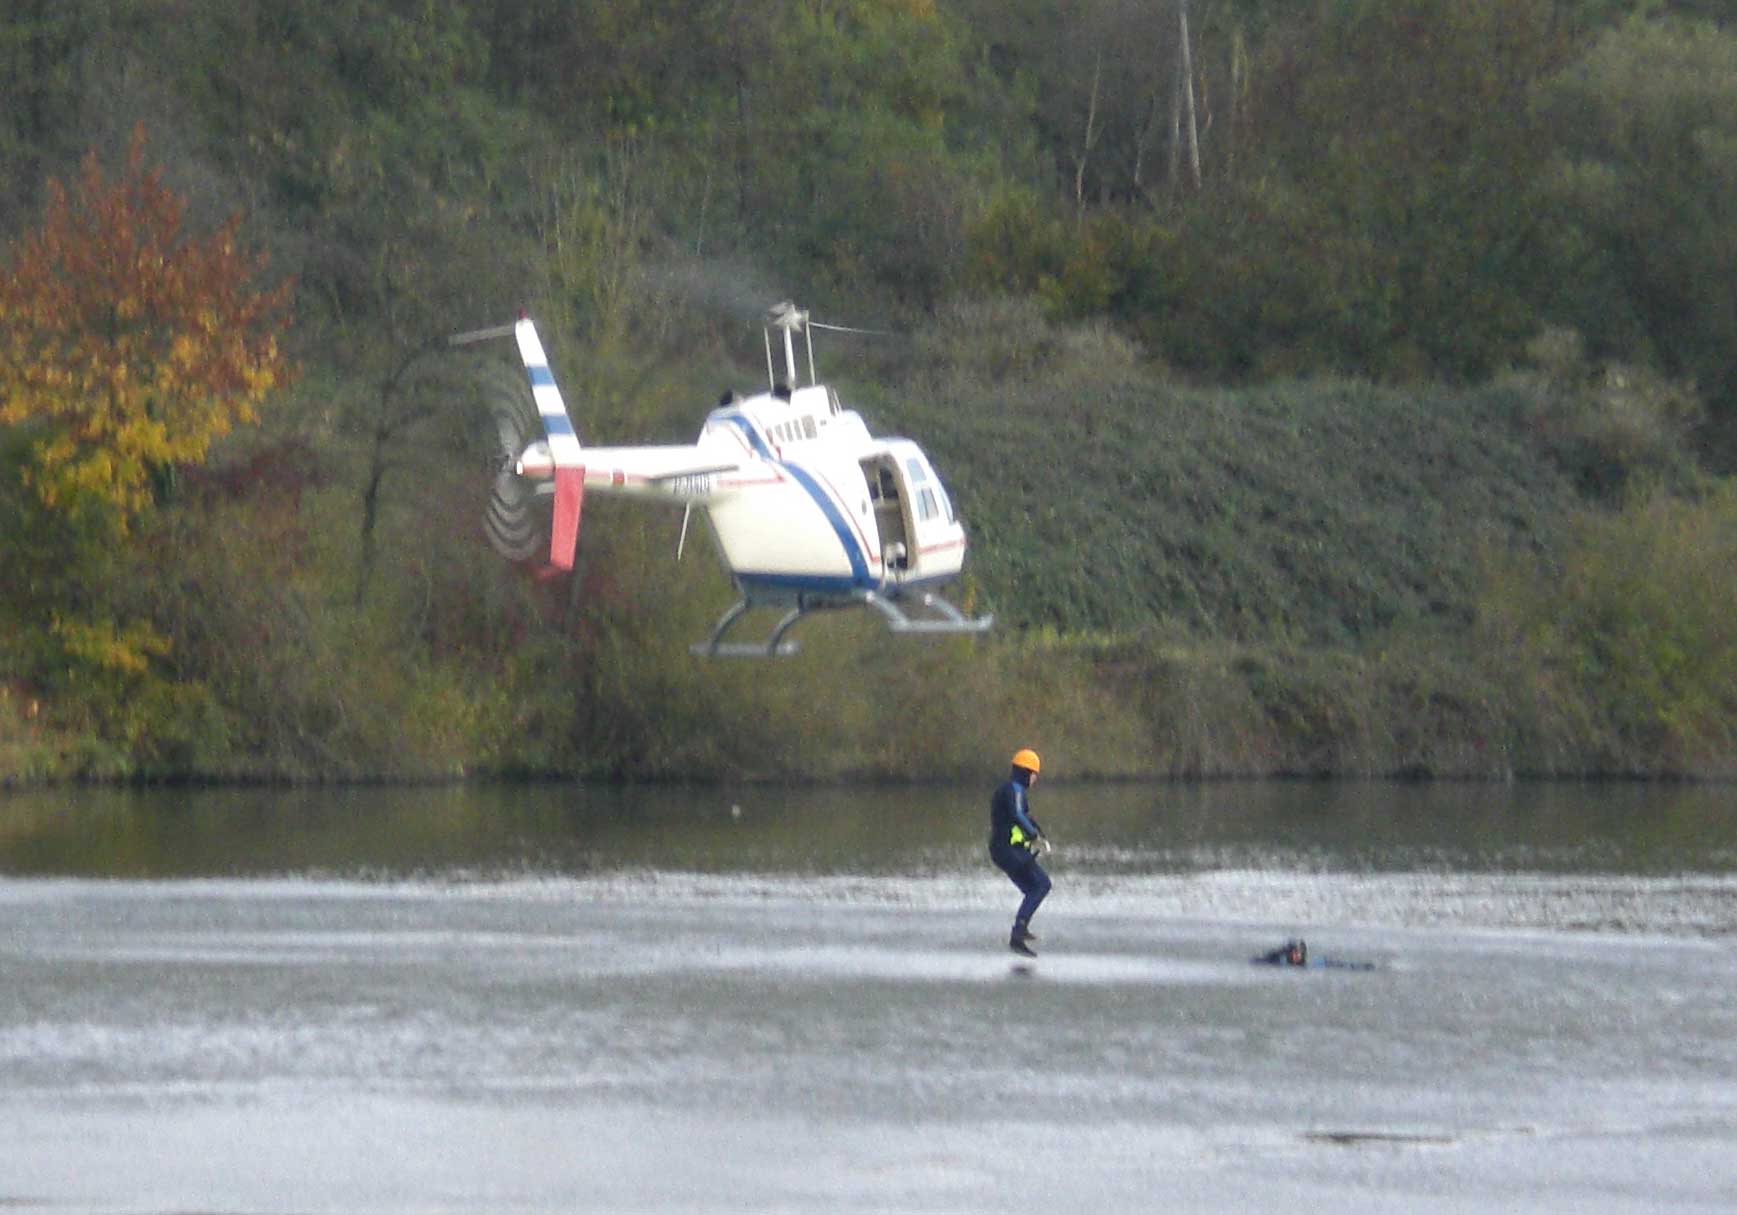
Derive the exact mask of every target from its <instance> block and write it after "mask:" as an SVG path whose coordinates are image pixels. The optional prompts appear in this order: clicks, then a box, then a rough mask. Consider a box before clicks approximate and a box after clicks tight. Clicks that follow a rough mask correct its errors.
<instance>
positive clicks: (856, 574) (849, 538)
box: [713, 413, 876, 590]
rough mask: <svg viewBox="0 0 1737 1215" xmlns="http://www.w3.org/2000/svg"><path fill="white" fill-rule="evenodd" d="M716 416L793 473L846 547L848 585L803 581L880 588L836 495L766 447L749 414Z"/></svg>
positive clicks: (764, 457) (831, 587)
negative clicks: (871, 575) (835, 499)
mask: <svg viewBox="0 0 1737 1215" xmlns="http://www.w3.org/2000/svg"><path fill="white" fill-rule="evenodd" d="M713 416H714V417H716V418H717V419H718V420H720V421H723V422H728V423H730V424H731V425H732V426H734V427H735V428H736V429H737V430H739V431H741V432H742V433H743V434H744V435H746V436H747V439H748V446H749V447H750V448H751V449H752V450H753V452H754V454H755V455H757V456H759V457H760V458H761V459H762V460H765V461H767V462H768V463H770V464H772V465H774V466H775V467H778V468H781V469H783V470H784V471H785V472H787V473H789V474H790V476H791V477H792V479H794V480H795V482H796V483H797V484H798V485H800V486H801V487H802V488H803V489H805V490H807V491H808V496H809V497H810V498H813V499H814V502H815V505H817V506H819V507H820V512H821V514H823V515H825V516H826V521H827V522H828V523H830V524H831V525H832V530H833V532H834V533H835V534H836V535H837V536H838V542H839V543H840V544H841V545H843V546H844V555H845V558H846V559H847V560H848V561H849V562H850V580H849V581H848V582H845V580H844V579H830V578H808V579H803V581H806V582H811V583H814V584H816V585H821V584H825V585H826V589H829V590H835V589H838V587H837V586H834V585H833V584H834V583H835V582H836V583H838V584H839V585H842V586H845V587H872V586H874V585H876V584H875V581H874V579H872V578H870V577H869V570H868V554H866V553H864V552H863V549H862V545H860V544H858V543H857V542H856V537H855V536H854V535H853V534H852V533H851V529H850V520H849V519H846V518H845V516H844V511H843V510H841V509H840V507H839V503H837V502H836V501H834V500H833V497H832V495H831V494H829V493H827V492H826V488H825V487H824V486H822V485H821V484H820V482H819V481H817V480H815V479H814V476H813V475H812V474H810V473H808V472H807V471H805V470H803V469H801V468H798V467H797V466H796V465H794V464H786V463H784V462H783V461H781V460H779V459H778V457H777V456H775V455H773V454H772V449H771V448H770V447H768V446H767V445H766V440H765V439H764V438H762V437H761V435H760V431H759V430H758V428H756V427H755V425H754V423H753V422H751V421H749V420H748V417H747V415H745V414H742V413H723V414H714V415H713Z"/></svg>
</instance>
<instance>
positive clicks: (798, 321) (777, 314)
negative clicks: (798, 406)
mask: <svg viewBox="0 0 1737 1215" xmlns="http://www.w3.org/2000/svg"><path fill="white" fill-rule="evenodd" d="M774 329H781V330H783V331H784V377H785V378H784V382H785V383H786V384H788V385H789V386H790V387H791V388H797V387H799V386H800V384H801V380H800V377H799V376H798V375H797V372H796V339H795V333H796V330H798V329H800V330H802V337H803V341H804V343H806V345H807V347H808V382H809V383H810V384H814V383H817V382H818V381H817V380H816V378H815V375H814V330H813V328H812V327H810V325H809V324H808V310H807V309H806V308H798V307H797V306H796V305H795V304H793V303H791V302H790V301H789V300H785V301H784V302H783V303H781V304H774V305H773V306H772V308H771V310H770V311H769V312H767V314H766V378H767V379H768V380H769V381H771V386H772V387H773V388H776V387H777V386H778V372H777V371H776V370H775V369H774V367H773V365H772V331H773V330H774Z"/></svg>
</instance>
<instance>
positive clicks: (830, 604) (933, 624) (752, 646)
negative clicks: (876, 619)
mask: <svg viewBox="0 0 1737 1215" xmlns="http://www.w3.org/2000/svg"><path fill="white" fill-rule="evenodd" d="M908 598H909V599H911V600H913V601H914V602H915V603H916V604H918V605H919V606H920V607H922V608H923V609H924V610H925V611H928V612H933V613H935V614H934V615H932V616H919V617H916V618H912V617H911V616H908V615H906V614H905V611H904V609H903V608H901V607H900V606H899V602H898V601H896V600H893V599H888V598H886V597H884V596H882V595H878V594H876V593H875V592H874V591H858V592H855V593H854V594H851V595H849V596H846V597H845V598H842V599H840V598H836V597H828V598H826V599H824V600H821V601H816V602H810V601H808V600H806V599H802V598H798V600H797V602H796V606H795V607H793V608H791V609H790V610H789V611H788V612H786V613H785V614H784V617H783V619H781V620H779V622H778V624H777V626H776V627H775V628H773V630H772V633H771V636H769V637H767V638H766V640H765V641H764V642H761V643H758V644H756V643H753V642H744V641H725V640H724V634H726V633H728V632H729V631H730V627H731V626H732V625H734V624H735V623H736V621H738V620H740V619H741V618H742V616H743V615H744V614H745V613H746V612H747V611H748V609H749V608H751V607H753V606H755V604H754V602H753V601H752V600H750V599H748V598H746V597H744V598H743V599H741V600H739V601H738V602H737V603H736V604H735V605H734V606H732V607H731V608H730V610H729V611H727V612H725V613H724V614H723V615H722V616H720V617H719V618H718V623H717V624H716V625H714V626H713V628H712V635H711V636H710V637H708V638H707V639H706V640H705V641H702V642H698V643H697V644H695V645H693V646H691V647H690V648H689V652H690V653H692V654H694V655H696V656H698V657H701V658H780V657H785V656H788V655H791V654H794V653H796V652H797V651H799V650H800V649H801V648H802V647H801V645H800V644H799V643H797V642H795V641H787V640H785V634H786V633H788V632H789V631H790V630H791V628H792V627H794V626H795V624H796V622H797V621H798V620H801V619H802V618H803V617H804V616H807V615H809V614H811V613H813V612H820V611H828V610H836V609H838V608H843V607H869V608H873V609H874V610H875V611H877V612H879V613H880V614H881V618H882V619H883V620H885V621H886V625H887V628H888V629H890V630H891V631H892V632H894V633H926V634H929V635H931V636H934V635H941V634H947V633H986V632H988V631H989V628H990V626H991V625H992V624H994V623H995V617H993V616H978V617H976V618H975V619H973V618H970V617H967V616H966V615H965V614H964V613H963V612H961V611H960V610H959V609H958V608H956V607H954V606H953V605H952V604H951V603H949V602H947V601H946V600H945V599H943V598H941V597H940V596H939V595H935V594H931V593H929V592H927V591H925V592H922V593H921V594H917V595H912V596H909V597H908Z"/></svg>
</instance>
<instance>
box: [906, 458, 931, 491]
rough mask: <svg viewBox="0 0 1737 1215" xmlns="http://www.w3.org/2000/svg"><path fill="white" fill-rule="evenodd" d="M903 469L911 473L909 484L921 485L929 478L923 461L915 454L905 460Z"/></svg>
mask: <svg viewBox="0 0 1737 1215" xmlns="http://www.w3.org/2000/svg"><path fill="white" fill-rule="evenodd" d="M905 471H906V472H908V473H910V474H911V484H912V485H921V484H923V483H924V482H925V481H927V480H928V479H929V470H928V469H926V468H924V467H923V462H922V461H921V460H919V459H917V457H915V456H911V457H909V458H907V459H906V460H905Z"/></svg>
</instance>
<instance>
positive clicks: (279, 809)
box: [0, 784, 1737, 1212]
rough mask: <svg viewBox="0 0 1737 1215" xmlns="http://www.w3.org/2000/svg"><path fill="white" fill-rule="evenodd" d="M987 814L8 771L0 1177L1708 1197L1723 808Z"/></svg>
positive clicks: (1384, 796) (1725, 1122) (1285, 807)
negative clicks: (1329, 966) (1280, 954)
mask: <svg viewBox="0 0 1737 1215" xmlns="http://www.w3.org/2000/svg"><path fill="white" fill-rule="evenodd" d="M987 794H988V789H987V788H984V789H937V788H927V787H924V788H901V787H893V788H867V789H842V790H820V791H806V790H802V791H798V790H777V791H768V790H760V789H739V790H716V789H703V790H683V789H660V790H650V791H646V790H636V791H630V792H622V791H610V790H601V791H599V790H581V789H577V788H572V787H550V786H539V787H530V788H491V789H484V790H473V789H446V788H436V789H411V790H404V789H392V790H326V791H300V790H298V791H281V790H246V791H233V790H229V791H208V790H204V791H152V792H143V793H120V792H114V791H95V792H93V791H56V792H51V793H30V794H16V795H11V796H8V797H6V798H4V799H3V800H0V1207H8V1208H14V1209H20V1210H40V1211H66V1210H92V1211H129V1212H136V1211H164V1212H168V1211H190V1210H201V1211H206V1210H209V1211H224V1212H298V1211H331V1212H340V1211H381V1212H411V1211H416V1212H421V1211H430V1210H436V1211H439V1210H455V1211H457V1210H462V1211H483V1210H487V1211H497V1210H500V1211H588V1210H596V1211H619V1210H655V1211H689V1210H691V1211H814V1210H846V1211H849V1210H887V1211H893V1210H898V1211H910V1210H919V1211H921V1210H947V1211H978V1210H981V1211H990V1210H995V1211H1002V1210H1007V1209H1010V1208H1024V1207H1029V1206H1031V1205H1033V1204H1042V1205H1055V1204H1062V1205H1063V1206H1064V1207H1072V1206H1079V1205H1095V1206H1096V1207H1098V1208H1099V1209H1102V1210H1108V1211H1149V1210H1153V1209H1177V1210H1191V1211H1204V1212H1220V1211H1222V1212H1248V1211H1275V1212H1278V1211H1284V1212H1295V1211H1311V1210H1326V1209H1333V1210H1336V1211H1349V1212H1358V1211H1393V1210H1405V1211H1467V1212H1498V1211H1501V1212H1510V1211H1515V1210H1526V1211H1576V1212H1587V1211H1612V1212H1628V1211H1683V1210H1695V1209H1702V1210H1728V1209H1730V1206H1729V1203H1730V1197H1729V1196H1730V1195H1731V1194H1733V1193H1737V1163H1734V1159H1733V1150H1732V1149H1733V1148H1734V1147H1737V1006H1734V1004H1733V1001H1732V999H1731V992H1732V991H1733V989H1734V985H1733V981H1734V980H1737V959H1734V957H1733V953H1732V939H1733V934H1734V932H1737V864H1734V863H1733V861H1734V858H1737V815H1733V813H1732V810H1733V797H1732V791H1731V790H1729V789H1725V788H1720V787H1713V788H1707V787H1657V786H1639V785H1603V786H1512V787H1511V786H1452V785H1450V786H1436V785H1425V786H1395V785H1377V784H1371V785H1340V784H1246V785H1242V784H1230V785H1213V786H1185V787H1176V786H1134V785H1119V786H1107V787H1106V786H1093V787H1080V786H1076V787H1070V786H1067V785H1040V787H1039V789H1038V790H1037V791H1036V792H1035V794H1034V802H1035V805H1036V809H1037V813H1038V815H1039V817H1040V818H1042V819H1043V821H1044V822H1045V825H1046V826H1047V827H1048V828H1049V830H1050V832H1051V834H1052V835H1053V836H1055V837H1056V839H1057V840H1058V842H1059V844H1060V850H1059V851H1058V853H1057V854H1056V856H1055V857H1054V858H1053V863H1052V865H1051V869H1052V873H1053V874H1054V876H1055V879H1056V890H1055V894H1054V895H1053V896H1052V898H1051V901H1050V904H1049V905H1048V906H1046V907H1045V909H1044V911H1043V912H1042V914H1041V915H1040V916H1039V920H1038V924H1037V927H1038V928H1039V929H1040V931H1041V932H1042V934H1043V937H1044V939H1043V941H1042V943H1041V946H1040V948H1041V950H1042V952H1043V956H1042V958H1041V959H1040V960H1039V961H1038V962H1037V963H1036V964H1035V966H1023V965H1017V964H1016V963H1015V960H1014V959H1013V958H1012V957H1011V956H1010V955H1008V954H1007V953H1006V952H1005V951H1004V949H1003V947H1002V946H1003V942H1004V937H1005V932H1006V926H1007V921H1008V919H1009V918H1010V916H1011V912H1012V908H1013V906H1014V903H1015V902H1016V901H1017V895H1016V893H1015V892H1014V891H1013V889H1012V887H1011V886H1010V885H1008V884H1007V883H1006V882H1005V880H1004V879H1002V878H1001V877H1000V876H999V875H998V874H996V873H995V872H994V871H992V870H990V869H989V868H988V866H987V864H986V862H985V861H984V860H983V858H982V839H981V836H982V834H983V831H984V829H985V821H986V817H987V815H986V807H987ZM1291 935H1305V936H1307V937H1308V939H1309V941H1310V943H1311V946H1312V948H1313V949H1314V951H1315V952H1316V954H1317V955H1335V956H1339V957H1343V958H1347V959H1353V960H1357V961H1365V962H1369V963H1372V964H1374V966H1375V967H1376V969H1374V970H1371V971H1367V972H1357V971H1333V970H1326V971H1323V970H1307V971H1295V970H1279V969H1274V968H1267V967H1257V966H1253V965H1250V964H1249V961H1248V959H1249V957H1250V956H1251V955H1252V954H1253V953H1255V952H1257V951H1258V950H1262V949H1265V948H1268V947H1270V946H1272V945H1276V944H1277V943H1279V942H1280V941H1282V940H1283V939H1284V938H1285V937H1287V936H1291Z"/></svg>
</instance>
